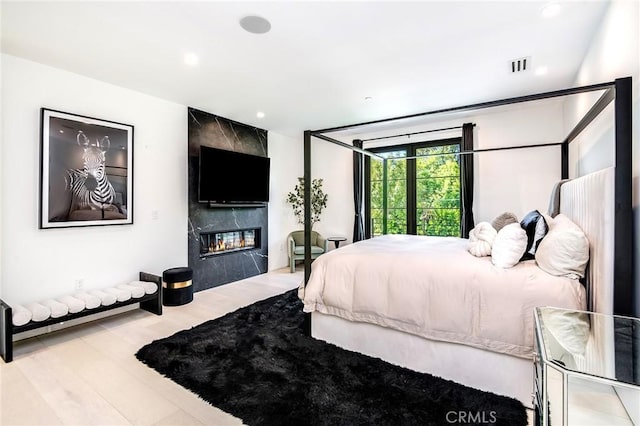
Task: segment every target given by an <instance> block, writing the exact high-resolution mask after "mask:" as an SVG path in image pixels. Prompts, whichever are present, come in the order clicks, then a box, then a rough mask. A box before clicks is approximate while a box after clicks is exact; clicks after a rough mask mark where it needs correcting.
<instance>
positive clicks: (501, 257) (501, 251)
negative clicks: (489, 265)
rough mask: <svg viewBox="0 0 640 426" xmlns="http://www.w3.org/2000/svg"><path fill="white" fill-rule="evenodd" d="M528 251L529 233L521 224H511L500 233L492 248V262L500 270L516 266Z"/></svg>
mask: <svg viewBox="0 0 640 426" xmlns="http://www.w3.org/2000/svg"><path fill="white" fill-rule="evenodd" d="M526 249H527V233H526V232H525V230H524V229H522V227H521V226H520V224H519V223H511V224H509V225H507V226H505V227H504V228H502V229H501V230H500V232H498V235H496V239H495V240H493V246H492V247H491V262H493V264H494V265H496V266H497V267H499V268H511V267H512V266H514V265H516V264H517V263H518V262H519V261H520V258H521V257H522V255H523V254H524V252H525V250H526Z"/></svg>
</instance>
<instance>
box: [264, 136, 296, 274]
mask: <svg viewBox="0 0 640 426" xmlns="http://www.w3.org/2000/svg"><path fill="white" fill-rule="evenodd" d="M269 157H270V158H271V177H270V193H269V265H268V269H269V271H272V270H274V269H279V268H284V267H285V266H287V265H288V264H289V258H288V255H287V248H286V239H287V235H289V232H291V231H294V230H296V229H302V225H300V224H298V223H297V220H296V218H295V216H294V215H293V210H292V209H291V206H290V205H289V204H287V202H286V199H287V194H288V193H289V192H290V191H292V190H293V187H294V186H295V185H296V183H298V177H301V176H302V175H303V174H304V170H303V169H304V168H303V140H302V135H300V138H299V139H296V138H291V137H288V136H283V135H281V134H278V133H275V132H269Z"/></svg>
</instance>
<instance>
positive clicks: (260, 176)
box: [198, 146, 270, 205]
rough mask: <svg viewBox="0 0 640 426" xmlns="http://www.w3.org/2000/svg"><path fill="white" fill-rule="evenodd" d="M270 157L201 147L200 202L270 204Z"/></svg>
mask: <svg viewBox="0 0 640 426" xmlns="http://www.w3.org/2000/svg"><path fill="white" fill-rule="evenodd" d="M269 166H270V159H269V158H268V157H260V156H258V155H251V154H244V153H240V152H234V151H227V150H224V149H218V148H211V147H208V146H201V147H200V173H199V175H198V202H200V203H209V204H230V205H231V204H263V203H266V202H267V201H269Z"/></svg>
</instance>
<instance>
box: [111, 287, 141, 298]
mask: <svg viewBox="0 0 640 426" xmlns="http://www.w3.org/2000/svg"><path fill="white" fill-rule="evenodd" d="M116 288H118V289H120V290H124V291H128V292H129V293H131V297H133V298H134V299H137V298H139V297H142V296H144V288H142V287H136V286H132V285H127V284H120V285H117V286H116Z"/></svg>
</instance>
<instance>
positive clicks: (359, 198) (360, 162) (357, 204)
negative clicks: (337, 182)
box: [353, 139, 364, 243]
mask: <svg viewBox="0 0 640 426" xmlns="http://www.w3.org/2000/svg"><path fill="white" fill-rule="evenodd" d="M353 146H355V147H356V148H362V141H361V140H359V139H356V140H354V141H353ZM363 200H364V154H361V153H359V152H356V151H354V152H353V207H354V208H355V212H356V214H355V217H354V221H353V242H354V243H355V242H356V241H360V240H364V203H363Z"/></svg>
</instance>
